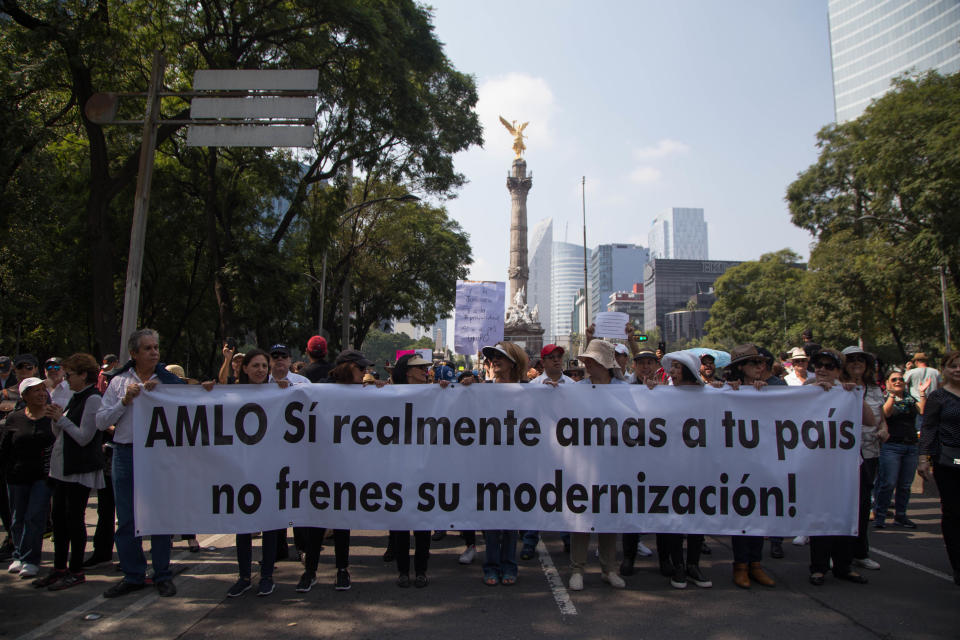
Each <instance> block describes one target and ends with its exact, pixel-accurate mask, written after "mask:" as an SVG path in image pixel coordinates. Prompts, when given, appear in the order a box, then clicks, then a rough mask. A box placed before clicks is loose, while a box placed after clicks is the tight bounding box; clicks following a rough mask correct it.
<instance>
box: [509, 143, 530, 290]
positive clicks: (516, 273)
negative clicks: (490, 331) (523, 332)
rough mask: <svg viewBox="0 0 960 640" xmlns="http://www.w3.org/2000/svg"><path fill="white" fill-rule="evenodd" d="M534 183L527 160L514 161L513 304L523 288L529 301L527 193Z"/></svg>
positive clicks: (512, 187) (511, 212)
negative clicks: (518, 292)
mask: <svg viewBox="0 0 960 640" xmlns="http://www.w3.org/2000/svg"><path fill="white" fill-rule="evenodd" d="M532 185H533V176H527V162H526V161H525V160H524V159H523V158H517V159H516V160H514V161H513V170H512V171H511V172H510V175H509V176H507V190H509V191H510V268H509V269H508V270H507V276H508V277H509V278H510V298H509V299H508V305H512V304H513V301H514V298H515V297H516V295H517V291H518V290H520V289H523V300H522V302H523V303H526V301H527V279H528V278H529V275H530V269H529V268H528V267H527V193H528V192H529V191H530V187H531V186H532Z"/></svg>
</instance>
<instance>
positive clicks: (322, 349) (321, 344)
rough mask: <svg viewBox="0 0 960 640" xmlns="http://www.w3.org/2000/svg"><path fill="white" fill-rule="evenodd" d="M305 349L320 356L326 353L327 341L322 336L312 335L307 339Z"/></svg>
mask: <svg viewBox="0 0 960 640" xmlns="http://www.w3.org/2000/svg"><path fill="white" fill-rule="evenodd" d="M307 351H308V352H309V353H315V354H318V355H321V356H325V355H327V341H326V340H324V338H323V336H313V337H312V338H310V339H309V340H307Z"/></svg>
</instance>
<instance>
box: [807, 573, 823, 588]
mask: <svg viewBox="0 0 960 640" xmlns="http://www.w3.org/2000/svg"><path fill="white" fill-rule="evenodd" d="M823 578H824V575H823V574H822V573H819V572H817V573H811V574H810V584H812V585H813V586H815V587H822V586H823Z"/></svg>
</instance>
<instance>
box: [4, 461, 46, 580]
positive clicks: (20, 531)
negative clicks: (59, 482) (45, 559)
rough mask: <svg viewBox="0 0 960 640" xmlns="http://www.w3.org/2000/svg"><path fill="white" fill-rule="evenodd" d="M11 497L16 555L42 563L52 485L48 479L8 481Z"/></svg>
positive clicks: (29, 562)
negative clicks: (24, 481) (27, 481)
mask: <svg viewBox="0 0 960 640" xmlns="http://www.w3.org/2000/svg"><path fill="white" fill-rule="evenodd" d="M7 496H8V498H9V499H10V513H11V516H12V518H11V522H10V537H11V539H12V540H13V558H14V560H20V561H21V562H24V563H27V564H40V556H41V553H42V549H43V531H44V529H46V528H47V513H48V512H49V510H50V487H49V486H48V485H47V481H46V479H43V480H36V481H34V482H31V483H30V484H12V483H8V484H7Z"/></svg>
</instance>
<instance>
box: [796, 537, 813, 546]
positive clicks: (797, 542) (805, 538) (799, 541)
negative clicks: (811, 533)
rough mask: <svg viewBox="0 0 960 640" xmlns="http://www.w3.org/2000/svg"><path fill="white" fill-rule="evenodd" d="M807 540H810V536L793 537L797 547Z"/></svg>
mask: <svg viewBox="0 0 960 640" xmlns="http://www.w3.org/2000/svg"><path fill="white" fill-rule="evenodd" d="M808 542H810V538H808V537H807V536H797V537H796V538H794V539H793V544H795V545H797V546H798V547H802V546H803V545H805V544H807V543H808Z"/></svg>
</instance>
